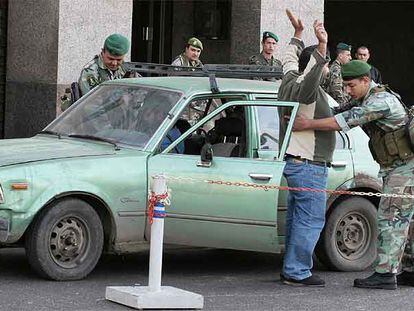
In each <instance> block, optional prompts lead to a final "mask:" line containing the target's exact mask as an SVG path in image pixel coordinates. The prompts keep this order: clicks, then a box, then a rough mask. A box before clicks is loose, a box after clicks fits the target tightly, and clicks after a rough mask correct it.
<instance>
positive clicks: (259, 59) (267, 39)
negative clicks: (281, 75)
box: [249, 31, 282, 81]
mask: <svg viewBox="0 0 414 311" xmlns="http://www.w3.org/2000/svg"><path fill="white" fill-rule="evenodd" d="M278 42H279V38H278V36H277V35H275V34H274V33H273V32H270V31H265V32H263V37H262V51H261V52H260V53H258V54H254V55H252V56H250V58H249V65H259V66H272V67H278V68H280V69H282V62H281V61H280V60H278V59H277V58H276V57H275V56H274V53H275V51H276V46H277V43H278ZM255 79H256V80H263V79H261V78H255ZM265 80H267V81H276V79H274V78H269V79H265Z"/></svg>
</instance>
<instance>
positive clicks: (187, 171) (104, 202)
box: [0, 77, 381, 280]
mask: <svg viewBox="0 0 414 311" xmlns="http://www.w3.org/2000/svg"><path fill="white" fill-rule="evenodd" d="M277 87H278V84H277V83H272V82H264V81H252V80H242V79H229V78H223V79H217V87H211V79H210V80H209V78H206V77H155V78H154V77H152V78H140V79H126V80H116V81H110V82H106V83H104V84H102V85H100V86H99V87H97V88H96V89H95V90H93V91H92V92H90V93H89V94H88V95H86V96H84V97H83V98H82V99H80V100H79V101H78V102H77V103H76V104H75V105H73V106H72V107H70V108H69V109H68V110H67V111H65V112H64V113H63V114H62V115H60V116H59V117H58V118H57V119H56V120H55V121H53V122H52V123H51V124H50V125H49V126H47V127H46V128H45V129H44V130H43V131H42V132H41V133H39V134H37V135H36V136H34V137H32V138H26V139H9V140H2V141H1V142H0V184H1V188H0V242H1V245H2V247H6V246H14V245H24V246H25V248H26V254H27V258H28V261H29V263H30V265H31V266H32V267H33V269H34V270H36V271H37V272H38V273H39V274H40V275H41V276H43V277H46V278H50V279H54V280H73V279H81V278H84V277H85V276H86V275H88V273H90V272H91V271H92V270H93V269H94V267H95V265H96V263H97V262H98V260H99V258H100V256H101V254H102V252H112V253H118V254H122V253H129V252H135V251H138V250H140V249H142V248H143V247H145V246H146V245H147V243H148V235H149V227H150V225H149V223H148V220H147V213H146V212H147V197H148V191H149V187H150V182H151V176H154V175H156V174H161V173H162V174H164V175H165V176H166V177H167V184H168V188H169V189H171V205H170V206H168V207H167V214H168V215H167V218H166V222H165V238H164V241H165V243H169V244H179V245H188V246H202V247H215V248H229V249H239V250H249V251H258V252H281V251H283V243H284V218H285V213H286V196H287V192H286V191H282V190H279V189H277V188H276V187H273V188H272V189H268V190H267V191H266V190H264V189H263V187H261V186H263V185H267V186H278V185H283V184H285V181H284V180H283V177H282V172H283V168H284V165H285V162H284V154H285V151H286V147H287V144H288V141H289V136H290V133H291V127H292V124H290V125H289V128H288V131H287V134H286V137H283V138H282V140H283V141H281V142H279V130H278V129H279V121H278V120H279V119H278V107H280V106H289V107H292V116H293V117H294V115H295V113H296V110H297V106H298V104H297V103H286V102H277ZM177 133H178V134H177ZM279 146H281V147H280V148H279ZM211 151H212V152H211ZM211 154H212V157H211ZM377 171H378V166H377V165H376V164H375V162H374V161H373V160H372V158H371V156H370V153H369V150H368V146H367V137H366V135H365V134H364V133H363V132H362V131H361V130H360V129H359V128H356V129H353V130H352V131H351V132H350V133H349V134H345V133H342V132H338V134H337V146H336V151H335V155H334V161H333V163H332V167H331V168H330V171H329V189H340V190H358V191H372V192H379V191H380V189H381V182H380V180H378V178H377ZM377 204H378V198H375V197H374V199H373V198H372V197H352V196H348V195H331V196H329V198H328V201H327V223H326V226H325V229H324V232H323V234H322V236H321V240H320V242H319V245H318V251H317V253H318V256H319V258H320V259H321V260H322V261H323V262H324V263H325V264H327V265H328V266H330V267H331V268H334V269H339V270H361V269H365V268H366V267H368V266H369V265H370V264H371V263H372V261H373V260H374V258H375V242H374V240H375V234H376V231H375V230H376V229H375V213H376V205H377Z"/></svg>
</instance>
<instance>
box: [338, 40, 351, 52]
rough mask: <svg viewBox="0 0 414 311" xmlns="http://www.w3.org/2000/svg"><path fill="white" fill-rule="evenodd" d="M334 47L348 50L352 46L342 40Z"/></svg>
mask: <svg viewBox="0 0 414 311" xmlns="http://www.w3.org/2000/svg"><path fill="white" fill-rule="evenodd" d="M336 49H337V50H339V51H350V52H351V50H352V46H351V45H349V44H346V43H343V42H339V43H338V45H337V46H336Z"/></svg>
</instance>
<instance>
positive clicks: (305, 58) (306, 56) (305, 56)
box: [299, 45, 330, 72]
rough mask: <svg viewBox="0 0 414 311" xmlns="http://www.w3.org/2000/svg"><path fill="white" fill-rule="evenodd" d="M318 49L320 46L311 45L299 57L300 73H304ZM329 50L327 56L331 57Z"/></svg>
mask: <svg viewBox="0 0 414 311" xmlns="http://www.w3.org/2000/svg"><path fill="white" fill-rule="evenodd" d="M317 47H318V45H311V46H308V47H306V48H305V49H304V50H303V51H302V53H300V55H299V72H303V71H304V70H305V68H306V66H307V65H308V63H309V60H310V57H311V55H312V53H313V51H314V50H315V49H316V48H317ZM329 54H330V53H329V50H326V56H327V57H329Z"/></svg>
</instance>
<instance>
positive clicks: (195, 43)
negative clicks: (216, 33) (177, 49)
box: [187, 37, 203, 50]
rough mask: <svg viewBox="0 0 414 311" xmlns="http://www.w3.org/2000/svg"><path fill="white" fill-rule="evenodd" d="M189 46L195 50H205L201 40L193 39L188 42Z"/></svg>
mask: <svg viewBox="0 0 414 311" xmlns="http://www.w3.org/2000/svg"><path fill="white" fill-rule="evenodd" d="M187 44H188V45H191V46H193V47H195V48H198V49H200V50H203V44H202V43H201V41H200V40H199V39H197V38H196V37H192V38H190V39H188V42H187Z"/></svg>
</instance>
